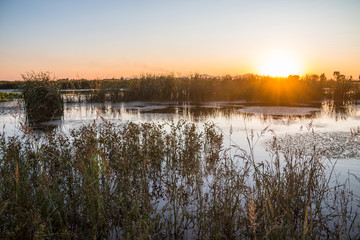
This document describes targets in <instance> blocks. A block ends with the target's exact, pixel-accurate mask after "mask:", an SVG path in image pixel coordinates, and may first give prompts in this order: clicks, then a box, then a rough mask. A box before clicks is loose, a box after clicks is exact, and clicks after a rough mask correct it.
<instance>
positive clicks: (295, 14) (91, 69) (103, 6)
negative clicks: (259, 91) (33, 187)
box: [0, 0, 360, 80]
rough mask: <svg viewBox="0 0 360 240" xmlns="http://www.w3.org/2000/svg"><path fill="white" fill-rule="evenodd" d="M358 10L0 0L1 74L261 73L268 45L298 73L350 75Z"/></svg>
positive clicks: (356, 50)
mask: <svg viewBox="0 0 360 240" xmlns="http://www.w3.org/2000/svg"><path fill="white" fill-rule="evenodd" d="M359 10H360V1H358V0H342V1H340V0H339V1H338V0H336V1H335V0H327V1H325V0H318V1H316V0H313V1H308V0H303V1H292V0H287V1H283V0H276V1H271V0H268V1H264V0H263V1H260V0H257V1H226V0H223V1H211V0H207V1H204V0H192V1H190V0H183V1H171V0H168V1H136V0H133V1H80V0H78V1H68V0H62V1H55V0H47V1H38V0H32V1H29V0H27V1H26V0H22V1H20V0H0V79H10V80H13V79H19V78H20V77H21V73H24V72H27V71H30V70H34V71H50V72H53V73H54V74H55V75H56V76H57V77H59V78H62V77H69V78H78V77H80V78H81V77H85V78H106V77H121V76H136V75H139V74H143V73H155V74H160V73H165V74H166V73H175V74H177V73H179V74H190V73H208V74H213V75H224V74H245V73H260V74H261V72H259V71H260V70H259V69H261V66H260V65H261V64H266V61H271V60H266V59H273V58H271V57H269V55H271V54H272V55H274V54H276V53H277V52H281V53H282V54H283V55H284V54H285V55H289V56H291V59H294V61H296V62H297V64H298V65H299V74H305V73H317V74H320V73H323V72H324V73H326V74H327V75H328V76H329V75H330V76H331V73H332V71H334V70H338V71H341V72H343V73H344V74H346V75H354V76H355V77H356V78H357V76H358V75H359V74H360V58H359V56H360V44H359V43H360V14H359ZM264 61H265V63H264ZM284 67H286V66H284Z"/></svg>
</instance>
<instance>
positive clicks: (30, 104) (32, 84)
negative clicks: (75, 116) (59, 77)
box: [20, 72, 64, 122]
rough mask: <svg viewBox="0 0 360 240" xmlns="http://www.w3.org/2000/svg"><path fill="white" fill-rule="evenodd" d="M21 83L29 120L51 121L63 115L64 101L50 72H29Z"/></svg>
mask: <svg viewBox="0 0 360 240" xmlns="http://www.w3.org/2000/svg"><path fill="white" fill-rule="evenodd" d="M22 77H23V80H24V81H23V82H22V83H21V85H20V88H21V90H22V93H23V95H24V102H25V111H26V115H27V118H28V120H29V122H41V121H49V120H52V119H53V118H55V117H59V116H62V115H63V112H64V102H63V99H62V98H61V95H60V92H59V86H58V85H57V82H56V81H54V79H53V78H52V77H51V76H50V73H43V72H41V73H34V72H29V73H26V74H24V75H22Z"/></svg>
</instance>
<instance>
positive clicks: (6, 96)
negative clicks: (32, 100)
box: [0, 92, 23, 102]
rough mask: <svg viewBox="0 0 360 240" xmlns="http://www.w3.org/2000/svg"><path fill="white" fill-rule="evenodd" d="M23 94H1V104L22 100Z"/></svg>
mask: <svg viewBox="0 0 360 240" xmlns="http://www.w3.org/2000/svg"><path fill="white" fill-rule="evenodd" d="M22 97H23V96H22V94H21V93H16V92H9V93H8V92H0V102H7V101H13V100H15V99H20V98H22Z"/></svg>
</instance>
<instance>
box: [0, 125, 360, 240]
mask: <svg viewBox="0 0 360 240" xmlns="http://www.w3.org/2000/svg"><path fill="white" fill-rule="evenodd" d="M264 131H268V130H267V129H265V130H264ZM352 134H354V135H355V134H359V133H358V131H357V132H356V131H355V132H353V133H352ZM223 136H224V135H223V133H221V132H219V131H218V130H217V128H216V126H215V125H214V124H212V123H207V124H205V125H204V126H202V127H198V126H196V125H195V124H191V123H187V122H184V121H180V122H177V123H168V124H158V123H141V124H138V123H132V122H128V123H125V124H122V125H115V124H112V123H109V122H106V121H104V122H103V123H101V124H95V123H94V124H91V125H85V126H82V127H80V128H78V129H73V130H71V131H70V133H69V134H68V135H64V134H63V133H56V132H51V133H47V134H43V135H41V136H37V135H36V134H31V132H28V133H27V134H25V135H24V136H22V137H20V136H18V137H5V136H4V135H0V235H1V236H2V239H14V238H15V239H49V238H51V239H109V238H119V239H125V238H126V239H149V238H150V239H193V238H197V239H263V238H269V239H278V238H286V239H302V238H303V239H314V238H315V239H318V238H353V239H354V238H358V237H359V227H360V225H359V220H360V219H359V217H358V215H357V213H356V211H355V210H357V209H352V211H350V210H349V209H350V208H351V206H353V205H352V204H353V203H352V202H351V199H353V201H356V199H354V198H353V197H354V196H353V194H352V193H351V191H349V186H348V185H347V184H343V183H341V184H340V183H339V184H337V185H336V186H335V187H332V186H331V185H330V184H329V181H330V179H333V178H332V176H331V175H332V171H333V165H331V164H330V165H329V164H328V160H327V159H326V158H324V157H323V156H321V155H320V154H319V151H317V149H316V146H314V148H313V150H312V151H310V152H309V151H307V150H306V149H304V146H302V145H299V146H298V147H297V148H293V147H289V146H291V145H287V144H286V143H284V142H281V143H280V142H279V141H278V140H277V139H276V138H274V139H273V142H272V144H271V147H270V149H269V153H270V156H271V157H270V158H269V159H255V158H254V155H253V154H252V151H251V149H253V147H254V146H255V144H256V141H257V139H256V137H255V134H249V136H248V141H249V146H250V151H245V150H243V149H233V150H232V151H230V150H229V149H228V148H227V147H226V146H223ZM233 153H234V154H233ZM357 204H359V202H358V203H357Z"/></svg>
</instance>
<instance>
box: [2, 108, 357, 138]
mask: <svg viewBox="0 0 360 240" xmlns="http://www.w3.org/2000/svg"><path fill="white" fill-rule="evenodd" d="M0 112H1V118H0V120H1V124H4V125H8V126H14V125H16V124H15V123H16V122H22V123H28V126H30V127H32V128H34V129H35V130H39V131H48V130H53V129H56V128H61V127H63V126H66V128H70V127H76V126H78V125H81V124H83V123H89V122H91V121H94V120H97V119H100V118H103V119H107V120H110V121H137V122H145V121H157V122H159V121H160V122H162V121H177V120H180V119H184V120H186V121H191V122H196V123H202V122H206V121H212V122H214V123H217V124H218V125H219V126H221V125H224V126H226V127H227V128H228V127H229V126H230V125H232V126H233V127H236V126H238V127H240V125H241V124H242V125H243V124H244V123H246V124H247V127H248V128H251V129H253V128H254V129H261V128H263V127H264V126H265V125H272V126H290V127H291V128H292V129H296V130H298V129H299V128H300V127H301V125H306V124H308V123H310V122H313V126H315V127H317V128H321V129H325V130H334V129H337V130H342V131H349V130H350V128H355V127H357V126H358V122H357V121H358V120H359V119H360V105H356V104H347V105H339V104H336V103H334V102H312V103H307V104H301V105H297V106H264V105H261V104H259V103H247V102H244V101H238V102H203V103H195V102H184V103H182V102H123V103H105V104H100V103H66V104H65V106H64V116H63V117H62V118H57V119H51V120H50V121H46V122H39V121H37V122H36V121H29V120H27V119H26V115H25V113H24V110H23V107H22V104H21V103H20V104H18V103H17V102H16V101H13V102H6V103H0ZM17 125H19V124H17ZM288 130H289V129H288Z"/></svg>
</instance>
